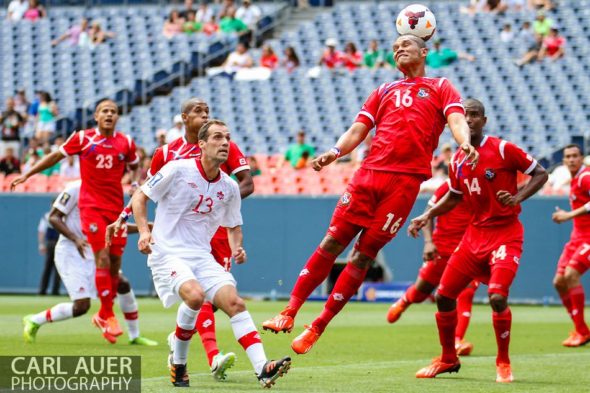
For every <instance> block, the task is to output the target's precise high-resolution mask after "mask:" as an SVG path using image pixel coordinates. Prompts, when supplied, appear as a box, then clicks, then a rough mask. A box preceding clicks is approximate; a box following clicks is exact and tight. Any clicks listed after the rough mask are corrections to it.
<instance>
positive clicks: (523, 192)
mask: <svg viewBox="0 0 590 393" xmlns="http://www.w3.org/2000/svg"><path fill="white" fill-rule="evenodd" d="M530 175H531V180H530V181H529V182H528V183H527V184H526V185H525V186H524V187H523V188H521V189H520V191H518V192H517V193H516V194H515V195H512V194H510V193H509V192H508V191H505V190H500V191H498V192H497V193H496V198H497V199H498V201H499V202H500V203H501V204H503V205H507V206H516V205H518V204H520V203H522V202H524V201H526V200H527V199H529V198H530V197H531V196H533V195H535V194H536V193H537V192H538V191H539V190H540V189H541V187H543V185H544V184H545V183H547V180H548V179H549V175H548V174H547V171H546V170H545V168H543V167H542V166H541V165H540V164H537V166H536V167H535V169H533V171H532V172H531V173H530Z"/></svg>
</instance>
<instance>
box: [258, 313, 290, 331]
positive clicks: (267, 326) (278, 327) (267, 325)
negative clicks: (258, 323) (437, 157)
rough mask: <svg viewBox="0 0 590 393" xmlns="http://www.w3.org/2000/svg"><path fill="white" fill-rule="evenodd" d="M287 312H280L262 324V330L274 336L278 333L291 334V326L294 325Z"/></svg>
mask: <svg viewBox="0 0 590 393" xmlns="http://www.w3.org/2000/svg"><path fill="white" fill-rule="evenodd" d="M286 312H287V310H286V309H285V310H283V311H281V313H280V314H279V315H277V316H275V317H273V318H271V319H269V320H267V321H264V322H263V323H262V329H263V330H270V331H272V332H274V333H275V334H278V333H279V332H283V333H291V331H292V330H293V326H294V325H295V320H294V319H293V318H292V317H290V316H289V315H287V314H286Z"/></svg>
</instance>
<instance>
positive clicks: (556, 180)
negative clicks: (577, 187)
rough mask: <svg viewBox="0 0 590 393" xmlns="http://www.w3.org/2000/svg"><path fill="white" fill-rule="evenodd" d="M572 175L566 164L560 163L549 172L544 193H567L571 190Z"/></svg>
mask: <svg viewBox="0 0 590 393" xmlns="http://www.w3.org/2000/svg"><path fill="white" fill-rule="evenodd" d="M571 180H572V175H571V173H570V171H569V170H568V169H567V167H566V166H565V165H564V164H559V165H557V166H556V167H555V168H553V170H552V171H551V173H550V174H549V180H548V181H547V184H546V185H545V189H544V193H546V194H552V195H567V194H568V193H569V191H570V183H571Z"/></svg>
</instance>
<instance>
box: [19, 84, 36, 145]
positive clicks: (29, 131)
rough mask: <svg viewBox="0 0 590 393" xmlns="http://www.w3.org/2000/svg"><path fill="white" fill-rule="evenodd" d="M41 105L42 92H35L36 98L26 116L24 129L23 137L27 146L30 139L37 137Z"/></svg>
mask: <svg viewBox="0 0 590 393" xmlns="http://www.w3.org/2000/svg"><path fill="white" fill-rule="evenodd" d="M40 103H41V91H39V90H35V96H34V97H33V100H32V101H31V103H30V105H29V109H28V111H27V116H26V124H25V127H24V129H23V134H22V135H21V137H22V138H23V141H24V142H25V144H26V143H27V142H28V141H29V139H31V138H34V137H35V132H36V131H37V115H38V114H39V104H40Z"/></svg>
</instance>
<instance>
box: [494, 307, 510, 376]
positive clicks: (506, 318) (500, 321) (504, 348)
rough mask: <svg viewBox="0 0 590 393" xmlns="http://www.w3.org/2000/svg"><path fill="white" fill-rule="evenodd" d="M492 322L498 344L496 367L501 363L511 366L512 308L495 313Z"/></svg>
mask: <svg viewBox="0 0 590 393" xmlns="http://www.w3.org/2000/svg"><path fill="white" fill-rule="evenodd" d="M492 321H493V324H494V331H495V332H496V344H497V345H498V356H497V357H496V365H498V364H500V363H508V364H510V356H509V355H508V347H509V346H510V327H511V325H512V312H511V311H510V307H507V308H506V310H504V311H502V312H493V313H492Z"/></svg>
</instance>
